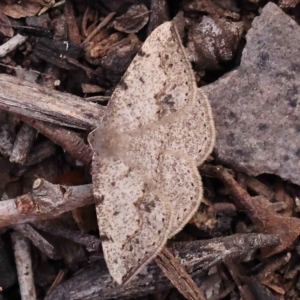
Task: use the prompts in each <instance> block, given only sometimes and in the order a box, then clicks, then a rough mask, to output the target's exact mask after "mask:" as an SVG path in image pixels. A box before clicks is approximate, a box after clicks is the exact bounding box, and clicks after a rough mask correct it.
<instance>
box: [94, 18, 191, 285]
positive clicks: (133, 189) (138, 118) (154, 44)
mask: <svg viewBox="0 0 300 300" xmlns="http://www.w3.org/2000/svg"><path fill="white" fill-rule="evenodd" d="M195 93H196V85H195V79H194V76H193V71H192V69H191V66H190V64H189V62H188V60H187V57H186V55H185V52H184V49H183V46H182V44H181V41H180V38H179V37H178V33H177V31H176V29H175V27H174V25H173V24H172V23H171V22H167V23H164V24H163V25H161V26H160V27H158V28H157V29H156V30H155V31H154V32H153V33H152V34H151V35H150V36H149V37H148V39H147V40H146V42H145V43H144V44H143V46H142V48H141V50H140V51H139V53H138V55H137V56H136V57H135V59H134V60H133V62H132V64H131V65H130V66H129V68H128V70H127V72H126V74H125V75H124V77H123V78H122V80H121V82H120V84H119V85H118V86H117V88H116V90H115V92H114V93H113V95H112V98H111V100H110V102H109V104H108V108H107V113H106V116H105V118H104V120H103V122H102V123H101V126H100V127H99V128H98V129H96V130H95V131H94V132H92V133H91V134H90V136H89V142H90V145H91V146H92V148H93V150H94V157H93V168H92V176H93V183H94V195H95V200H96V207H97V216H98V223H99V229H100V234H101V237H102V240H103V251H104V255H105V259H106V262H107V265H108V268H109V271H110V274H111V275H112V277H113V278H114V279H115V280H116V281H117V282H118V283H120V284H121V283H124V282H126V281H128V280H130V279H131V278H132V276H134V274H136V273H137V272H138V271H139V269H140V268H141V267H142V266H143V265H145V264H146V263H147V262H148V261H150V260H151V259H152V258H153V257H154V256H155V255H156V254H157V253H158V252H159V251H160V249H161V247H162V246H163V245H164V244H165V242H166V239H167V238H168V235H169V232H170V230H171V225H172V224H171V217H172V214H171V210H172V206H171V204H168V201H162V200H163V199H160V198H159V197H157V195H156V194H154V193H153V191H152V190H151V189H150V188H149V186H148V185H147V184H146V185H145V181H144V180H142V178H141V177H140V176H139V175H138V174H137V173H136V171H135V170H133V169H132V168H130V167H129V166H130V165H129V166H128V165H127V164H126V163H124V162H123V161H121V160H119V159H118V158H117V157H116V156H111V155H110V154H109V152H110V147H109V145H106V143H108V144H110V143H111V142H112V143H113V142H114V132H113V131H114V130H115V129H117V131H119V132H122V131H127V130H132V129H136V128H139V127H141V126H143V125H145V124H148V123H151V122H155V121H157V120H159V119H161V118H163V117H165V116H167V115H169V114H170V113H172V112H174V111H176V110H179V109H181V108H182V107H184V106H185V105H186V104H187V103H188V102H189V101H190V100H192V99H194V98H195ZM104 132H106V134H105V133H104ZM110 140H112V141H110ZM155 163H157V161H156V162H155ZM124 189H125V191H124ZM154 204H155V205H154ZM129 223H130V224H129Z"/></svg>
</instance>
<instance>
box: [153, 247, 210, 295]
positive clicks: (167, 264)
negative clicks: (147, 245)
mask: <svg viewBox="0 0 300 300" xmlns="http://www.w3.org/2000/svg"><path fill="white" fill-rule="evenodd" d="M155 262H156V263H157V265H158V266H159V267H160V268H161V269H162V271H163V272H164V273H165V275H166V276H167V277H168V278H169V279H170V281H171V282H172V283H173V284H174V286H175V287H176V288H177V290H178V291H179V292H180V293H181V294H182V295H183V296H184V297H185V298H186V299H188V300H205V299H206V298H205V297H204V295H203V293H202V292H201V291H200V290H199V288H198V286H197V285H196V283H195V282H194V280H193V279H192V278H191V277H190V275H189V274H188V273H187V272H186V270H185V269H184V267H183V266H182V265H181V263H180V262H179V261H178V260H177V259H176V258H175V257H174V255H173V254H172V253H171V251H170V250H169V249H168V248H167V247H164V248H163V249H162V251H161V252H160V253H159V254H158V256H157V257H156V258H155Z"/></svg>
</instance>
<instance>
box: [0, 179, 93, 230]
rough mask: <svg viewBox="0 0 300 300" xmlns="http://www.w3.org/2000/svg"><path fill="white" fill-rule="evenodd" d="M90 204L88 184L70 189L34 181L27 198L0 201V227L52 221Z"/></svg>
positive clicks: (46, 182)
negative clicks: (65, 213)
mask: <svg viewBox="0 0 300 300" xmlns="http://www.w3.org/2000/svg"><path fill="white" fill-rule="evenodd" d="M93 202H94V198H93V186H92V184H86V185H79V186H73V187H71V186H63V185H60V184H52V183H50V182H48V181H46V180H45V179H37V180H36V181H35V182H34V183H33V189H32V192H31V193H30V194H25V195H22V196H20V197H17V198H15V199H10V200H6V201H0V227H6V226H12V225H15V224H23V223H33V222H36V221H42V220H47V219H54V218H56V217H58V216H59V215H60V214H62V213H64V212H66V211H69V210H72V209H74V208H77V207H81V206H85V205H88V204H91V203H93Z"/></svg>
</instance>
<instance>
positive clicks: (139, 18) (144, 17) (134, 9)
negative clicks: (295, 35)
mask: <svg viewBox="0 0 300 300" xmlns="http://www.w3.org/2000/svg"><path fill="white" fill-rule="evenodd" d="M148 20H149V10H148V8H147V7H146V6H145V5H144V4H134V5H131V6H130V7H129V9H128V10H127V12H126V13H125V14H124V15H122V16H120V17H117V18H116V20H115V21H114V27H115V29H116V30H118V31H121V32H126V33H137V32H138V31H140V30H141V29H142V28H143V27H144V26H145V25H146V24H147V23H148Z"/></svg>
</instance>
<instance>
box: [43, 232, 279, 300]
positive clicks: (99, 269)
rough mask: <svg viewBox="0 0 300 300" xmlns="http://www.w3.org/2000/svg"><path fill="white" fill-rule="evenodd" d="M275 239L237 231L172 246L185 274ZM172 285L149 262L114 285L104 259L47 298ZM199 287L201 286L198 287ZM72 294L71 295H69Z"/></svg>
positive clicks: (122, 294)
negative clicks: (123, 282)
mask: <svg viewBox="0 0 300 300" xmlns="http://www.w3.org/2000/svg"><path fill="white" fill-rule="evenodd" d="M276 243H278V239H277V238H276V237H275V236H272V235H263V234H236V235H232V236H229V237H223V238H216V239H212V240H203V241H193V242H189V243H186V242H185V243H175V244H173V246H172V247H171V251H172V252H173V253H174V256H175V257H176V258H177V259H179V260H180V262H181V264H182V265H183V267H185V269H186V271H187V272H188V274H190V275H191V276H193V277H194V276H197V275H199V274H201V273H202V272H204V271H205V270H208V269H210V268H211V267H212V266H214V265H215V264H219V263H220V262H223V261H227V260H231V259H233V260H237V259H242V258H243V257H245V256H247V255H248V254H249V253H251V252H253V251H255V249H257V248H259V247H264V246H269V245H274V244H276ZM171 287H172V284H171V283H170V281H169V280H168V279H167V278H166V277H165V276H164V275H163V273H162V271H160V269H159V268H158V267H157V266H156V264H154V263H153V264H150V265H148V266H147V267H146V268H144V269H143V272H141V273H140V274H139V275H138V276H137V277H136V278H135V279H133V281H132V282H131V283H129V284H128V285H122V286H120V285H117V284H116V283H115V282H114V281H113V279H112V278H111V277H110V276H109V273H108V271H107V269H106V268H105V266H104V264H103V262H102V261H101V262H97V263H94V264H93V265H92V266H90V267H87V268H85V269H84V270H82V272H80V273H79V274H77V275H75V276H73V277H72V278H71V279H69V280H67V281H66V282H64V283H62V284H61V285H59V286H58V287H57V288H56V289H55V290H54V291H53V292H52V293H51V294H50V295H48V296H47V297H46V300H63V299H69V298H70V297H72V299H73V300H79V299H80V300H91V299H95V298H94V297H95V295H97V299H98V300H104V299H111V298H116V299H119V298H121V299H132V298H137V297H141V296H145V295H148V294H151V293H157V292H160V291H166V290H168V289H170V288H171ZM200 288H201V286H200ZM71 295H72V296H71Z"/></svg>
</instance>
